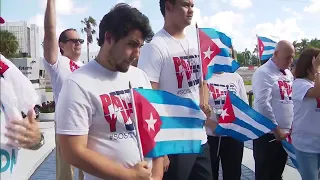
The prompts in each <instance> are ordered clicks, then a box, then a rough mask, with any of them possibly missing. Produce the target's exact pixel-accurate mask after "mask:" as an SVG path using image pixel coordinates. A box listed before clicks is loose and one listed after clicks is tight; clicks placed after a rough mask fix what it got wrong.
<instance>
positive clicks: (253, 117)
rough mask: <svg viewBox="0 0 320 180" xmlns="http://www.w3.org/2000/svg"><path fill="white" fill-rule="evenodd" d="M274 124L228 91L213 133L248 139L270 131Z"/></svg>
mask: <svg viewBox="0 0 320 180" xmlns="http://www.w3.org/2000/svg"><path fill="white" fill-rule="evenodd" d="M275 128H276V125H275V124H274V123H272V121H270V120H269V119H267V118H266V117H264V116H263V115H261V114H260V113H258V112H257V111H255V110H254V109H252V108H251V107H250V106H249V105H248V104H247V103H245V102H244V101H243V100H242V99H240V98H239V97H238V96H237V95H235V94H234V93H232V92H230V91H228V93H227V96H226V100H225V104H224V106H223V108H222V114H221V115H220V118H219V122H218V126H217V127H216V129H215V133H216V134H219V135H226V136H230V137H233V138H235V139H238V140H239V141H243V142H244V141H248V140H252V139H257V138H259V137H260V136H262V135H264V134H266V133H268V132H270V131H272V130H273V129H275Z"/></svg>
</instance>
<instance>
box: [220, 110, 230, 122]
mask: <svg viewBox="0 0 320 180" xmlns="http://www.w3.org/2000/svg"><path fill="white" fill-rule="evenodd" d="M227 109H228V108H226V109H223V110H222V112H221V115H220V116H221V117H222V119H224V118H225V117H226V116H229V114H228V113H227Z"/></svg>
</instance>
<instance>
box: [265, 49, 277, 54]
mask: <svg viewBox="0 0 320 180" xmlns="http://www.w3.org/2000/svg"><path fill="white" fill-rule="evenodd" d="M273 53H274V49H272V50H267V51H263V53H262V55H270V54H273Z"/></svg>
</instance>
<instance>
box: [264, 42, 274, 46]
mask: <svg viewBox="0 0 320 180" xmlns="http://www.w3.org/2000/svg"><path fill="white" fill-rule="evenodd" d="M263 45H264V46H272V47H276V45H277V43H272V42H263Z"/></svg>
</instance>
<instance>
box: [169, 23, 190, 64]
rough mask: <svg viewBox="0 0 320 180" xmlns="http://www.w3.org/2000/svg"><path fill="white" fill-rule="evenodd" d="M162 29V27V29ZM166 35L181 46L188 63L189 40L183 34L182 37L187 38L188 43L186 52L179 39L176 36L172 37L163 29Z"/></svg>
mask: <svg viewBox="0 0 320 180" xmlns="http://www.w3.org/2000/svg"><path fill="white" fill-rule="evenodd" d="M163 30H164V29H163ZM164 32H165V34H166V36H167V37H168V38H170V39H173V40H174V41H175V42H176V43H178V44H179V45H180V47H181V48H182V50H183V51H184V53H185V54H186V56H187V61H188V63H190V45H189V40H188V38H187V37H186V36H184V39H185V40H187V43H188V53H187V51H186V50H185V49H184V47H183V45H182V44H181V42H180V41H179V40H177V39H176V38H174V37H172V36H171V35H170V34H169V33H168V32H167V31H166V30H164Z"/></svg>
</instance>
